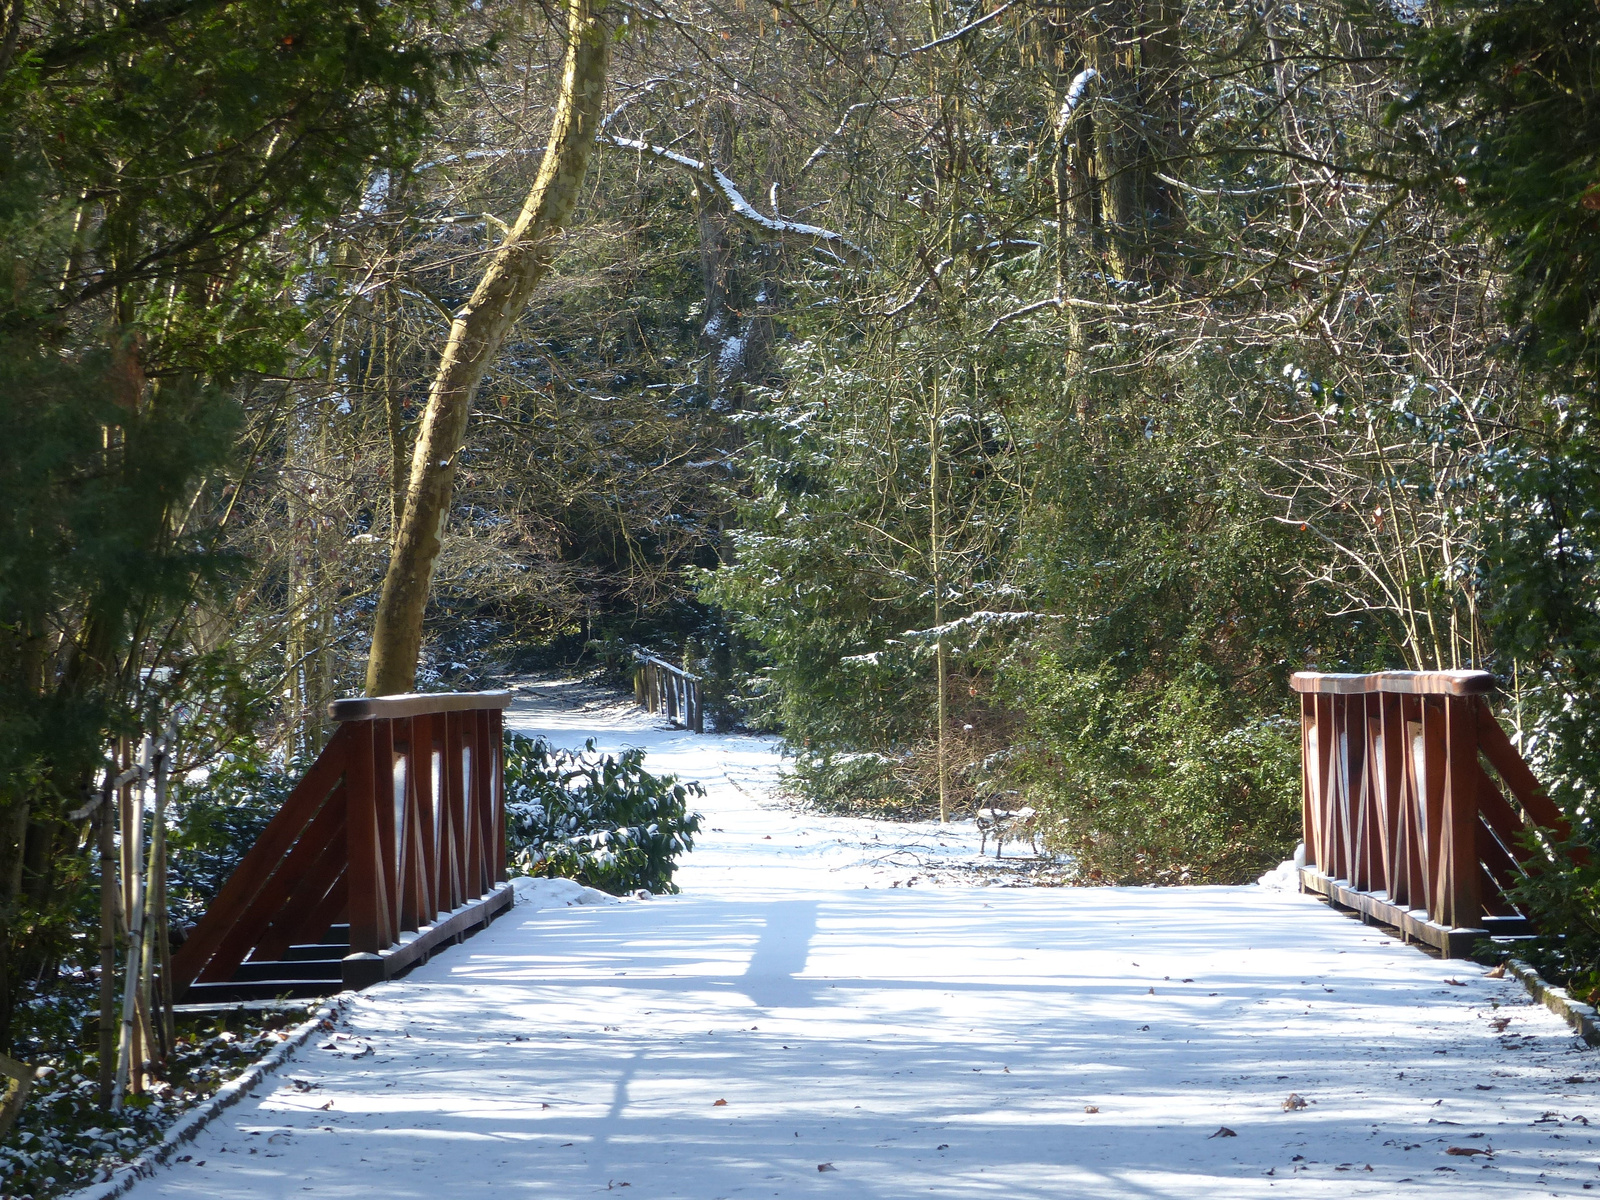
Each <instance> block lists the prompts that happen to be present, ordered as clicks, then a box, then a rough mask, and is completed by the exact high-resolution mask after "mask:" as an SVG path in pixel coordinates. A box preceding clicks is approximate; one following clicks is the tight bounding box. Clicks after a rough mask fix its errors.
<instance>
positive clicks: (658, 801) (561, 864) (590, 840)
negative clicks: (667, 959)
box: [505, 733, 705, 896]
mask: <svg viewBox="0 0 1600 1200" xmlns="http://www.w3.org/2000/svg"><path fill="white" fill-rule="evenodd" d="M505 749H506V776H505V778H506V839H507V843H508V845H507V851H508V858H509V860H510V866H511V872H512V874H514V875H530V876H545V877H548V878H557V877H559V878H564V879H575V880H577V881H578V882H579V883H582V884H586V885H588V886H589V887H594V888H599V889H600V890H601V891H605V892H610V893H611V894H612V895H615V896H620V895H622V894H623V893H624V892H631V891H635V890H637V889H639V888H644V889H646V890H648V891H651V892H676V891H677V890H678V889H677V888H676V887H675V886H673V883H672V872H673V870H674V868H675V867H676V865H677V864H676V860H677V857H678V855H680V854H683V853H685V852H687V851H688V850H689V849H691V848H692V847H693V845H694V835H695V834H696V833H698V832H699V831H700V814H699V813H694V812H690V811H689V798H690V797H691V796H703V795H705V790H704V789H703V788H702V787H701V786H700V785H699V784H698V783H693V782H690V783H680V782H678V780H677V778H676V777H675V776H672V775H662V776H657V775H652V774H650V772H648V771H646V770H645V769H644V751H643V750H639V749H627V750H624V751H623V752H622V753H621V754H620V755H618V756H613V755H610V754H601V753H600V752H599V751H598V750H597V749H595V744H594V739H593V738H591V739H589V740H588V741H587V742H585V743H584V745H583V749H582V750H562V749H559V748H557V747H555V746H552V745H551V744H550V743H549V742H547V741H545V740H544V739H543V738H526V737H522V736H521V735H519V734H515V733H508V734H507V735H506V747H505Z"/></svg>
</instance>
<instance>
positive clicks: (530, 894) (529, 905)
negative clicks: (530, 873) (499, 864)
mask: <svg viewBox="0 0 1600 1200" xmlns="http://www.w3.org/2000/svg"><path fill="white" fill-rule="evenodd" d="M511 887H512V890H514V891H515V892H516V893H517V907H518V908H522V909H526V911H528V912H534V911H536V910H538V909H541V908H575V907H577V906H579V905H588V904H621V903H622V901H621V900H619V899H618V898H617V897H615V896H611V895H608V894H607V893H605V892H601V891H597V890H596V889H594V888H592V887H584V886H583V884H581V883H578V882H576V881H574V880H571V879H529V878H528V877H527V876H525V875H519V876H518V877H517V878H515V879H513V880H512V881H511Z"/></svg>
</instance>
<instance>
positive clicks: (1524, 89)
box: [0, 0, 1600, 1053]
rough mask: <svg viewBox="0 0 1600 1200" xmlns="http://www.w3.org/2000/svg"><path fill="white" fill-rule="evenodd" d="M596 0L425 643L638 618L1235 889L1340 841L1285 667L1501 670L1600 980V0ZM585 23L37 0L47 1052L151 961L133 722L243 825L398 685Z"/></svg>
mask: <svg viewBox="0 0 1600 1200" xmlns="http://www.w3.org/2000/svg"><path fill="white" fill-rule="evenodd" d="M566 8H570V9H572V10H574V12H576V11H579V10H581V12H582V14H584V15H585V17H586V19H589V20H591V21H593V22H595V23H596V28H599V29H602V30H603V32H604V36H605V37H606V39H607V41H608V44H609V46H610V53H609V62H608V63H607V64H606V65H605V70H606V74H605V76H604V109H603V118H602V119H600V120H599V121H598V123H597V125H596V127H595V129H594V131H593V132H594V135H595V136H594V143H593V144H594V147H595V152H594V154H593V156H592V160H591V161H589V162H588V163H587V164H586V170H585V171H584V172H583V173H582V174H581V176H580V178H581V187H580V188H579V190H578V192H577V194H576V200H575V206H574V209H573V211H572V213H571V214H570V217H569V218H567V219H566V221H565V229H564V231H563V232H560V233H559V234H557V235H554V236H553V237H552V239H551V240H550V242H549V245H548V255H547V257H548V258H549V262H548V274H547V275H545V277H544V278H543V281H542V284H541V285H540V287H539V289H538V290H537V292H536V293H535V294H534V296H533V299H532V302H531V303H530V304H529V305H528V306H527V307H526V309H525V310H519V311H518V312H517V313H515V314H513V315H514V317H515V320H514V321H513V322H512V323H511V324H510V326H509V329H508V331H507V332H506V335H505V339H504V342H503V344H501V345H500V347H499V351H498V353H497V354H495V355H494V357H493V358H492V360H491V361H490V362H489V363H488V365H487V368H486V373H485V375H484V377H483V380H482V382H481V384H480V385H479V387H478V389H477V394H476V400H475V404H474V405H473V408H472V411H471V416H470V421H469V423H468V425H467V429H466V434H465V444H464V446H463V447H462V448H461V449H460V452H459V456H453V468H452V469H453V471H454V489H453V493H450V501H449V507H448V509H447V511H446V514H445V515H446V517H447V520H446V521H445V522H444V524H443V526H442V527H441V528H442V545H441V549H440V555H439V559H438V564H437V569H436V571H435V574H434V575H433V590H432V599H431V603H430V606H429V608H428V611H427V616H426V622H425V625H424V643H423V651H422V657H421V662H420V666H419V674H418V680H419V686H420V687H422V688H424V689H437V688H446V687H458V686H475V685H476V684H477V683H478V682H480V681H482V680H485V679H488V678H491V677H493V676H495V675H497V674H499V673H503V672H505V671H508V670H515V669H535V668H550V667H556V666H561V667H563V668H565V669H572V668H573V667H574V666H575V665H583V664H587V665H591V666H598V667H603V668H607V669H611V670H614V671H617V672H620V671H623V670H625V669H626V668H627V667H628V664H629V663H630V661H631V653H632V649H633V648H634V647H635V646H643V647H647V648H649V649H652V650H654V651H656V652H658V653H662V654H664V655H666V656H667V657H670V658H672V659H674V660H679V659H681V660H682V661H684V663H685V664H686V665H687V666H688V667H689V668H690V669H691V670H695V671H697V672H699V673H701V674H703V675H704V676H705V677H706V678H707V679H708V681H709V684H708V690H709V692H710V694H711V701H712V709H713V716H714V719H715V720H717V721H718V722H720V723H730V724H731V723H743V724H746V725H748V726H752V727H757V728H763V729H771V730H776V731H778V732H780V733H781V734H782V735H783V736H784V737H785V738H786V739H787V740H788V743H789V745H790V747H791V748H792V750H793V752H794V759H793V763H794V771H793V784H794V788H795V790H796V791H797V793H798V794H799V795H800V796H802V797H803V798H804V799H806V800H808V801H809V802H812V803H816V804H821V805H826V806H832V807H848V808H855V809H868V810H873V811H881V812H885V813H906V812H913V811H924V812H925V811H932V810H934V809H935V808H937V809H938V810H939V811H941V812H944V813H949V814H959V813H962V812H966V811H970V810H971V809H972V808H973V807H975V806H977V805H980V804H991V803H992V804H998V805H1001V806H1005V807H1018V806H1021V805H1023V804H1027V805H1030V806H1032V807H1034V808H1035V809H1036V810H1038V812H1039V813H1040V820H1041V824H1042V828H1043V832H1044V836H1045V838H1046V840H1047V842H1048V843H1049V844H1050V845H1051V846H1052V847H1053V848H1055V849H1058V850H1061V851H1064V852H1066V853H1067V854H1069V855H1070V856H1071V857H1072V860H1073V862H1074V863H1075V864H1076V866H1077V870H1078V872H1079V877H1080V880H1081V881H1082V882H1085V883H1095V882H1121V883H1201V882H1237V881H1241V880H1245V879H1248V878H1250V877H1252V876H1253V875H1254V874H1255V873H1257V872H1258V871H1260V870H1261V869H1263V868H1264V867H1267V866H1270V865H1272V864H1273V863H1276V862H1277V861H1278V860H1279V859H1281V858H1283V857H1284V856H1285V855H1286V854H1287V853H1288V852H1289V851H1291V850H1292V848H1293V845H1294V842H1295V840H1296V838H1297V834H1298V820H1299V819H1298V803H1299V785H1298V778H1299V772H1298V750H1299V736H1298V729H1299V724H1298V720H1297V709H1296V707H1295V705H1294V704H1293V703H1292V701H1291V697H1290V695H1289V692H1288V690H1287V677H1288V675H1289V673H1290V672H1291V671H1294V670H1297V669H1302V668H1306V667H1316V668H1318V669H1321V670H1329V671H1332V670H1349V671H1360V670H1370V669H1381V668H1387V667H1408V668H1412V669H1432V668H1466V667H1474V668H1483V669H1488V670H1492V671H1494V672H1496V674H1497V675H1498V676H1499V677H1500V678H1501V680H1502V681H1503V683H1504V690H1503V694H1502V701H1503V703H1504V706H1505V709H1504V712H1503V714H1502V715H1503V717H1504V718H1505V719H1506V720H1507V721H1508V722H1509V723H1510V724H1512V725H1513V726H1514V728H1515V729H1516V731H1517V736H1518V739H1519V742H1520V744H1521V746H1522V748H1523V750H1524V753H1526V754H1527V755H1528V756H1529V757H1530V758H1531V759H1532V760H1533V761H1534V762H1535V764H1536V766H1537V768H1538V770H1539V772H1540V774H1541V776H1542V778H1543V779H1544V780H1546V781H1547V782H1548V784H1549V785H1550V786H1551V788H1552V792H1553V794H1555V795H1556V796H1557V797H1558V799H1559V800H1560V802H1561V803H1562V804H1563V805H1564V806H1565V808H1566V809H1567V811H1568V813H1569V814H1570V815H1571V816H1572V818H1573V821H1574V825H1573V828H1574V833H1573V837H1572V839H1571V841H1570V842H1569V843H1567V844H1564V845H1550V846H1545V847H1542V848H1541V849H1540V850H1539V853H1540V854H1541V855H1543V856H1544V857H1545V859H1546V860H1547V863H1548V867H1547V869H1546V870H1544V871H1542V872H1539V873H1536V874H1535V875H1532V876H1530V878H1529V881H1528V883H1527V884H1526V889H1525V890H1526V894H1525V896H1524V897H1523V901H1524V903H1525V904H1526V905H1528V906H1529V907H1530V908H1531V909H1532V910H1533V911H1534V912H1535V913H1536V914H1537V915H1539V916H1540V917H1541V918H1542V919H1543V921H1544V923H1545V927H1546V928H1547V929H1548V930H1550V931H1552V932H1551V934H1550V936H1549V937H1548V938H1547V939H1546V944H1545V951H1544V952H1545V954H1546V957H1547V961H1548V962H1549V963H1551V964H1553V969H1556V970H1557V971H1558V972H1559V973H1560V974H1561V975H1562V977H1563V978H1566V979H1567V980H1568V981H1569V982H1572V983H1573V984H1574V986H1577V987H1579V988H1580V990H1590V991H1592V990H1594V989H1595V988H1596V987H1597V986H1600V868H1597V867H1596V866H1595V865H1594V864H1595V861H1596V860H1595V859H1594V858H1593V857H1591V856H1589V855H1587V853H1586V850H1585V848H1586V847H1593V846H1594V844H1595V840H1596V837H1595V825H1594V823H1593V821H1592V819H1591V817H1590V807H1591V800H1592V796H1593V789H1594V785H1595V781H1596V779H1597V778H1600V735H1597V733H1596V729H1597V727H1600V722H1597V717H1600V691H1597V683H1596V675H1597V670H1600V620H1597V614H1596V603H1595V602H1596V579H1595V565H1594V550H1595V547H1596V543H1597V541H1600V439H1597V436H1596V434H1595V432H1594V431H1593V430H1592V428H1591V422H1592V420H1593V418H1594V416H1595V409H1596V405H1597V400H1600V397H1597V396H1596V393H1595V379H1596V370H1595V369H1596V365H1597V364H1596V356H1597V350H1596V343H1595V336H1594V335H1595V326H1596V321H1597V319H1600V318H1597V311H1600V309H1597V305H1600V283H1597V279H1596V270H1597V267H1596V264H1597V254H1596V250H1597V246H1600V157H1597V151H1600V106H1597V99H1596V98H1597V94H1600V90H1597V64H1596V57H1595V56H1596V54H1597V53H1600V51H1597V47H1600V8H1597V6H1596V5H1595V4H1593V3H1592V0H1549V2H1545V3H1534V2H1529V0H1524V2H1516V0H1503V2H1491V0H1445V2H1443V3H1434V4H1428V5H1425V6H1412V5H1404V6H1401V7H1399V8H1396V7H1392V6H1390V5H1387V4H1384V3H1368V2H1364V0H1305V2H1303V3H1284V2H1280V0H1256V2H1243V0H1188V2H1187V3H1178V2H1177V0H1103V2H1099V3H1094V2H1089V0H1075V2H1071V3H1047V2H1045V0H1007V2H1004V3H998V4H995V3H988V2H986V0H974V2H972V3H960V2H950V0H924V2H919V3H915V4H913V3H902V2H900V0H873V2H871V3H863V2H859V0H857V2H852V0H780V2H778V3H767V2H760V3H758V2H756V0H726V2H723V0H715V2H701V0H681V2H680V0H644V2H630V3H626V4H624V3H622V2H621V0H612V2H610V3H602V2H601V0H570V3H569V4H568V5H567V6H566ZM570 16H572V14H571V13H569V12H567V11H566V10H565V9H564V8H563V7H561V6H556V5H554V4H551V5H550V6H541V5H540V4H537V3H532V2H531V0H530V2H526V3H506V4H491V5H473V6H468V5H464V4H453V3H451V2H449V0H439V2H437V3H435V2H433V0H394V2H388V3H379V2H377V0H335V2H333V3H316V4H311V3H302V2H299V0H275V2H274V3H271V4H267V3H262V2H261V0H231V2H230V0H140V2H137V3H131V4H100V3H87V2H84V0H60V2H57V3H42V4H28V3H25V2H24V0H4V2H3V3H0V112H3V113H4V120H3V121H0V240H3V243H4V250H5V259H6V262H7V264H8V278H6V279H5V280H3V281H0V343H3V345H0V955H3V960H0V1043H3V1044H4V1047H5V1048H7V1049H10V1048H12V1047H13V1046H16V1045H18V1044H19V1039H21V1042H22V1043H26V1045H25V1047H24V1048H29V1047H31V1049H30V1051H29V1052H30V1053H34V1052H40V1051H41V1047H42V1046H43V1048H45V1049H47V1048H48V1047H47V1046H44V1045H43V1043H41V1042H40V1041H39V1039H40V1038H41V1037H45V1040H46V1041H48V1037H46V1035H44V1034H41V1033H40V1032H39V1030H40V1029H42V1028H44V1024H47V1023H41V1022H42V1018H40V1016H39V1014H41V1013H44V1012H47V1011H50V1004H51V997H52V996H53V995H55V994H56V993H57V992H58V991H59V990H60V989H61V988H62V987H63V986H66V984H65V983H64V981H67V982H71V981H77V982H78V983H83V982H84V981H87V980H91V979H92V978H93V976H94V974H95V972H96V971H97V970H98V965H97V959H96V958H95V955H94V953H93V950H94V948H95V947H96V946H97V945H98V933H97V931H96V930H97V926H96V922H97V921H98V912H97V910H96V902H95V901H94V899H93V894H94V892H93V885H94V878H95V871H96V869H97V868H96V864H95V861H94V858H93V854H92V850H93V847H94V846H95V845H96V838H97V836H98V835H97V832H96V830H95V829H94V823H95V819H96V818H95V812H96V809H95V805H94V804H93V800H94V798H95V796H96V794H97V792H96V786H97V779H98V778H99V775H100V772H101V771H102V770H103V767H104V765H105V762H106V756H107V753H108V748H109V747H110V746H111V745H112V744H113V742H114V740H115V739H117V738H127V737H136V736H138V735H139V734H141V733H143V732H149V731H153V730H155V729H158V728H160V727H162V726H163V725H164V724H165V723H166V722H167V721H169V720H171V719H173V718H174V717H176V718H178V721H179V726H180V729H181V737H182V742H181V751H180V754H179V763H178V777H179V778H180V779H188V780H190V781H191V782H190V783H188V784H187V785H185V787H186V789H187V790H186V791H182V793H181V795H180V802H179V804H178V806H177V809H176V813H177V824H176V826H175V829H174V835H173V836H174V838H175V839H176V849H175V853H176V855H177V860H178V863H179V864H180V865H181V863H182V862H183V859H184V854H185V853H186V849H185V847H187V852H188V853H189V855H190V860H189V861H191V862H192V863H209V862H211V861H212V859H211V858H208V857H207V856H208V855H210V856H213V857H214V856H215V854H216V853H217V852H218V848H219V847H225V846H226V845H227V844H228V843H229V842H237V841H238V840H240V839H241V838H243V837H245V836H247V833H248V830H249V829H250V828H253V827H255V826H254V825H253V824H252V822H256V823H258V822H259V820H260V819H262V816H263V814H265V813H269V812H270V808H271V804H272V802H273V800H274V798H276V797H281V795H282V794H283V790H282V789H283V781H284V780H285V779H289V778H292V777H293V776H294V773H295V772H296V770H297V769H298V767H299V766H300V765H301V764H303V763H304V762H306V761H307V760H308V758H309V757H310V756H312V755H314V754H315V752H316V751H317V749H318V748H319V747H320V746H321V744H322V742H323V740H324V739H325V738H326V736H327V735H328V732H329V730H328V727H327V724H326V715H325V713H326V703H327V701H328V700H329V699H330V698H332V697H334V696H336V695H340V694H346V693H349V692H352V691H358V690H360V688H361V687H362V680H363V678H364V675H365V673H366V668H367V656H368V648H369V645H370V637H371V630H372V626H373V617H374V611H375V609H376V607H377V605H378V598H379V594H380V590H381V588H382V585H383V580H384V573H385V570H386V569H387V567H388V564H389V561H390V556H391V550H392V548H393V546H394V545H395V542H396V537H397V532H398V531H399V530H400V528H401V526H402V524H403V517H404V511H405V506H406V502H407V501H406V480H407V478H408V476H409V475H410V474H411V471H412V455H413V447H414V445H415V444H416V440H417V437H418V428H419V423H420V422H421V419H422V417H423V414H424V413H425V411H426V409H427V405H428V398H429V387H430V382H431V381H432V380H433V378H434V375H435V372H436V370H437V368H438V364H439V359H440V354H441V351H442V350H443V348H444V344H445V338H446V335H447V334H448V332H449V330H450V328H451V325H452V321H453V320H455V319H456V318H457V316H458V314H459V313H460V312H461V311H462V306H463V305H464V304H465V303H467V301H468V299H469V297H470V296H471V295H472V293H473V289H474V288H475V287H476V286H477V285H478V282H479V280H480V279H481V278H482V277H483V275H484V272H485V269H486V267H487V266H488V264H489V263H490V262H491V261H493V259H494V256H495V255H496V253H497V251H498V250H499V248H500V247H501V244H502V242H503V241H504V240H505V239H506V238H507V236H508V233H509V232H510V231H511V229H512V228H513V225H514V222H515V219H516V213H517V211H518V209H519V207H520V206H521V205H522V203H523V199H524V197H525V196H526V195H527V193H528V191H529V187H530V183H531V181H532V180H533V178H534V175H535V172H536V171H537V169H538V166H539V163H540V161H541V157H542V155H543V153H544V148H545V144H546V141H547V140H548V139H549V138H550V137H551V127H552V126H551V121H552V112H553V110H555V109H556V107H557V101H558V98H559V92H560V90H561V88H562V84H563V79H564V78H565V76H564V74H563V69H562V64H563V60H564V57H565V56H566V52H567V36H568V35H567V31H568V28H569V23H568V21H569V17H570ZM186 839H187V840H186ZM180 873H181V872H180ZM191 874H192V876H193V877H194V878H195V879H196V880H200V882H196V883H195V885H194V886H195V887H197V888H203V886H204V882H203V880H201V877H202V876H205V870H202V869H200V868H198V867H196V868H195V869H194V871H192V872H191ZM213 874H214V872H213ZM191 900H192V897H191ZM19 1013H22V1014H28V1015H27V1016H26V1019H21V1020H19V1019H18V1014H19ZM49 1036H56V1035H55V1034H51V1035H49ZM61 1036H75V1035H72V1034H70V1032H69V1033H68V1034H62V1035H61Z"/></svg>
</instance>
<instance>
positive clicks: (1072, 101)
mask: <svg viewBox="0 0 1600 1200" xmlns="http://www.w3.org/2000/svg"><path fill="white" fill-rule="evenodd" d="M1099 78H1100V72H1099V71H1096V70H1095V69H1094V68H1093V67H1085V68H1084V69H1083V70H1081V71H1079V72H1078V73H1077V75H1075V76H1073V79H1072V83H1071V85H1070V86H1069V87H1068V88H1067V97H1066V99H1065V100H1063V101H1062V102H1061V114H1060V115H1059V116H1058V117H1056V137H1057V138H1059V139H1062V140H1065V139H1066V136H1067V126H1068V125H1070V124H1072V118H1073V117H1075V116H1077V115H1078V105H1080V104H1082V103H1083V98H1084V96H1086V95H1088V92H1089V85H1090V84H1091V83H1093V82H1094V81H1095V80H1096V79H1099Z"/></svg>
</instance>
